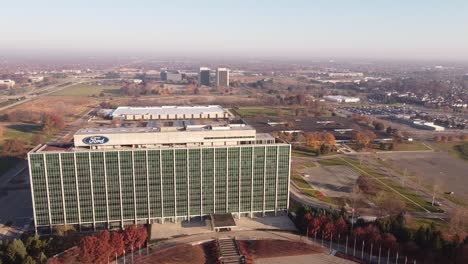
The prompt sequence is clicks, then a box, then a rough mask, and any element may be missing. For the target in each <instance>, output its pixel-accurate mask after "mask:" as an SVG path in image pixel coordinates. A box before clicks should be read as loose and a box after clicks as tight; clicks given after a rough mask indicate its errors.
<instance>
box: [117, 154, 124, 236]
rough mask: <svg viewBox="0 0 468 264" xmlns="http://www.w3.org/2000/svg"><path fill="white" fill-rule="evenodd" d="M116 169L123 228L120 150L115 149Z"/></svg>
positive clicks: (122, 225)
mask: <svg viewBox="0 0 468 264" xmlns="http://www.w3.org/2000/svg"><path fill="white" fill-rule="evenodd" d="M117 163H118V166H117V169H118V174H119V198H120V226H121V227H122V229H124V224H123V205H122V175H121V174H120V151H117Z"/></svg>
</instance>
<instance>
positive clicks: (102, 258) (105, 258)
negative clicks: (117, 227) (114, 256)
mask: <svg viewBox="0 0 468 264" xmlns="http://www.w3.org/2000/svg"><path fill="white" fill-rule="evenodd" d="M96 239H97V245H96V249H95V254H96V257H95V263H106V262H109V258H110V255H111V253H112V246H111V245H110V243H109V241H110V234H109V232H108V231H101V232H99V233H97V234H96Z"/></svg>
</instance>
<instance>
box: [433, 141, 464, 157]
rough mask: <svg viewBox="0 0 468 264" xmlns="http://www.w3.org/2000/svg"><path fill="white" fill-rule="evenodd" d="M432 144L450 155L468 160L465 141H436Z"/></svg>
mask: <svg viewBox="0 0 468 264" xmlns="http://www.w3.org/2000/svg"><path fill="white" fill-rule="evenodd" d="M434 146H435V147H436V148H438V149H440V150H442V151H447V152H448V153H449V155H451V156H452V157H455V158H458V159H462V160H466V161H468V143H467V142H437V143H434Z"/></svg>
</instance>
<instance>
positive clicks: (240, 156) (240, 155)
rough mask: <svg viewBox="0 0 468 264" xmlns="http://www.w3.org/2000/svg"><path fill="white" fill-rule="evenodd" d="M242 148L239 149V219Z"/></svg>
mask: <svg viewBox="0 0 468 264" xmlns="http://www.w3.org/2000/svg"><path fill="white" fill-rule="evenodd" d="M241 179H242V147H239V182H238V183H239V188H238V192H239V195H238V197H237V199H238V203H239V204H238V206H239V215H238V217H239V218H240V215H241V183H242V180H241Z"/></svg>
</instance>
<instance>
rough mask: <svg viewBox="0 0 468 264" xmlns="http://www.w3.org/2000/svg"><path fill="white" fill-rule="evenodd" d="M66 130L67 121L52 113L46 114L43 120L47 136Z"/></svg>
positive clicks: (43, 129) (43, 128) (43, 127)
mask: <svg viewBox="0 0 468 264" xmlns="http://www.w3.org/2000/svg"><path fill="white" fill-rule="evenodd" d="M64 128H65V121H64V120H63V117H61V116H59V115H57V114H52V113H47V114H44V116H43V118H42V131H44V133H45V134H46V135H50V134H52V133H54V132H56V131H57V130H60V129H64Z"/></svg>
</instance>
